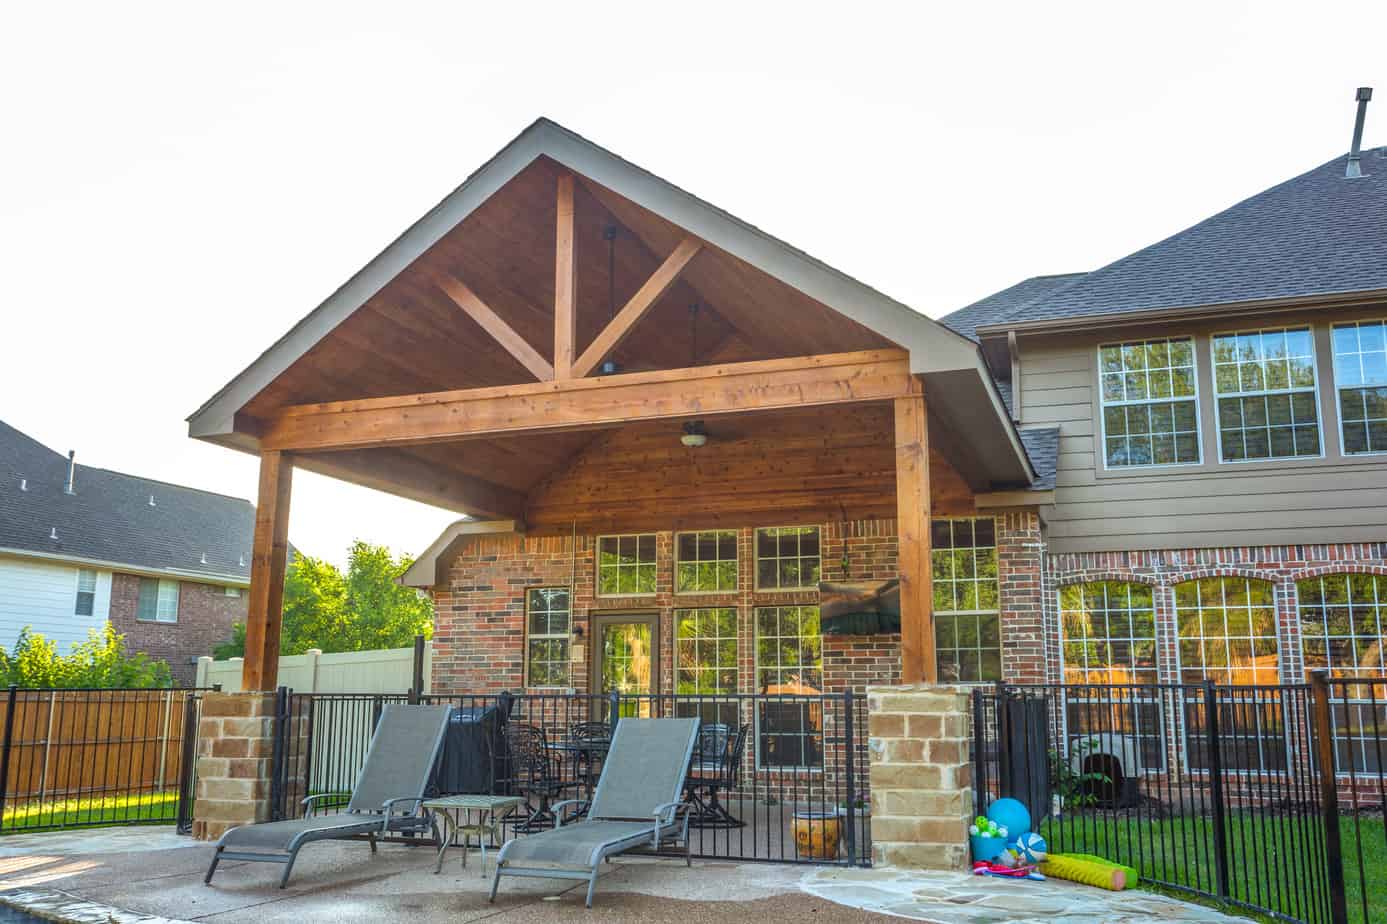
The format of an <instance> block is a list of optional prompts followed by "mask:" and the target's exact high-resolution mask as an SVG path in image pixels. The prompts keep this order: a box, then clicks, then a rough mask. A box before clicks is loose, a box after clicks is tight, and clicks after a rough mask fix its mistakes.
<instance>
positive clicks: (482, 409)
mask: <svg viewBox="0 0 1387 924" xmlns="http://www.w3.org/2000/svg"><path fill="white" fill-rule="evenodd" d="M909 364H910V360H909V357H908V355H907V354H906V352H905V351H904V350H865V351H861V352H857V353H833V354H828V355H825V356H801V357H794V358H790V359H769V360H761V361H758V362H748V363H729V364H726V365H718V366H699V367H697V368H694V369H668V370H659V371H655V372H636V373H630V374H626V375H611V376H598V377H596V378H583V379H555V380H554V381H553V382H535V383H531V384H525V385H507V386H500V387H495V388H474V389H468V390H462V391H443V392H429V393H425V394H417V395H396V396H393V397H388V398H364V399H360V400H357V401H336V402H331V403H327V404H305V405H296V406H292V407H287V408H284V409H283V410H282V411H281V412H280V413H279V415H278V416H276V417H275V418H274V419H273V420H271V421H268V422H267V425H266V428H265V435H264V437H263V438H262V440H261V446H262V448H266V449H281V450H304V451H312V450H338V449H363V448H370V447H376V446H390V445H397V446H403V445H410V444H416V443H429V442H447V441H452V440H462V439H477V438H485V437H494V436H498V435H502V434H525V433H544V432H554V431H563V430H591V429H598V428H602V427H611V426H622V425H624V424H627V423H632V422H634V421H638V420H671V419H679V418H690V417H712V416H716V415H718V414H734V413H741V412H745V411H769V410H780V409H787V408H796V407H815V406H820V405H828V404H851V403H857V402H864V401H884V400H890V399H893V398H896V397H900V396H903V395H906V394H909V389H910V387H911V382H912V381H913V380H912V379H911V376H910V365H909Z"/></svg>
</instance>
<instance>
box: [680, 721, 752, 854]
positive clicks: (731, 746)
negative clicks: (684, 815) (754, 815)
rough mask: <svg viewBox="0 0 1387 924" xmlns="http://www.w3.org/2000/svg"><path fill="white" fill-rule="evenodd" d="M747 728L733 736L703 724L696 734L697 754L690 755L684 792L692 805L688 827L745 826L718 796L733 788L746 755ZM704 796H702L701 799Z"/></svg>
mask: <svg viewBox="0 0 1387 924" xmlns="http://www.w3.org/2000/svg"><path fill="white" fill-rule="evenodd" d="M750 730H751V725H750V724H747V725H743V726H742V727H741V728H740V729H738V730H737V734H735V735H733V734H732V730H731V729H730V728H729V727H728V726H726V725H722V724H716V723H714V724H707V725H704V726H703V727H702V728H701V729H700V730H699V750H698V751H697V752H696V753H695V754H694V759H693V765H692V766H691V767H690V768H689V775H688V778H687V779H686V780H685V784H684V785H685V788H686V790H687V793H688V796H687V798H688V801H689V802H690V803H692V804H693V806H694V809H693V812H692V813H691V814H690V815H689V824H690V825H691V826H693V827H695V828H742V827H745V826H746V822H744V821H742V820H741V819H740V818H737V817H736V816H734V815H732V813H730V812H728V811H727V808H726V806H724V805H723V803H722V800H721V799H720V798H719V796H718V792H719V791H720V790H726V791H728V792H731V791H732V790H733V789H735V788H737V774H738V772H739V771H740V770H741V767H742V754H743V753H744V752H745V751H746V739H747V734H748V732H749V731H750ZM705 793H706V795H705Z"/></svg>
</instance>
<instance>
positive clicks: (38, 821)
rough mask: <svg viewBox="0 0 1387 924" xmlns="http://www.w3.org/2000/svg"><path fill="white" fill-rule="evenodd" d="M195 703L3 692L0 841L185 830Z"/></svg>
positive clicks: (93, 693)
mask: <svg viewBox="0 0 1387 924" xmlns="http://www.w3.org/2000/svg"><path fill="white" fill-rule="evenodd" d="M201 693H202V691H200V690H194V689H138V690H98V689H61V690H60V689H20V688H18V687H13V686H12V687H10V688H9V690H8V691H7V692H6V693H4V694H0V695H3V696H4V715H3V718H0V723H3V729H4V731H3V738H0V833H5V834H8V833H14V832H19V831H47V830H53V829H57V828H74V827H92V826H97V825H111V824H167V823H169V822H175V823H177V824H178V825H179V827H180V829H181V830H186V829H188V828H191V825H192V805H193V772H194V763H195V756H196V753H197V751H196V747H197V727H198V717H199V710H200V707H201Z"/></svg>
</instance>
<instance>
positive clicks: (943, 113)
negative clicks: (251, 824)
mask: <svg viewBox="0 0 1387 924" xmlns="http://www.w3.org/2000/svg"><path fill="white" fill-rule="evenodd" d="M545 7H546V5H545V4H540V3H525V4H496V5H491V6H487V7H483V6H481V5H479V4H471V3H468V4H463V3H449V4H443V3H439V4H416V3H401V2H392V3H374V4H363V3H343V2H332V3H284V2H278V3H273V4H262V3H252V2H237V3H234V4H233V3H223V4H220V5H217V6H215V7H214V5H212V4H207V3H187V2H180V3H168V4H155V3H139V2H130V3H104V2H103V3H99V4H90V5H82V4H68V3H63V4H57V3H30V4H9V5H7V6H6V7H5V9H4V10H3V12H0V86H3V87H4V90H3V94H4V95H3V97H0V99H3V103H2V104H0V105H3V109H0V254H3V258H0V278H2V279H3V283H4V287H3V290H0V292H2V294H0V419H4V420H6V421H7V422H9V423H11V424H12V425H14V426H17V427H19V428H20V429H22V430H24V431H26V432H28V433H30V434H31V435H33V436H34V437H36V438H38V439H40V440H42V441H43V442H45V443H47V444H48V445H50V446H52V447H53V448H54V449H57V450H59V451H66V450H67V449H69V448H73V449H76V450H77V453H78V459H79V461H82V462H85V463H87V464H90V465H99V466H105V467H109V468H115V469H120V470H124V471H129V472H133V473H136V474H140V475H145V476H149V477H154V478H161V479H166V480H169V481H174V482H180V483H184V484H188V485H193V486H196V487H201V488H206V489H209V490H214V491H222V492H225V493H228V494H233V495H238V496H242V497H248V498H254V496H255V475H256V466H255V461H254V459H252V458H251V457H249V456H245V455H241V454H239V453H234V452H231V451H229V450H225V449H220V448H217V447H214V446H210V445H206V444H202V443H198V442H194V441H192V440H190V439H188V438H187V435H186V434H187V431H186V425H185V424H184V418H185V417H186V416H187V415H188V414H189V413H191V412H192V411H193V410H194V409H196V408H197V407H198V406H199V405H200V404H201V403H202V402H203V401H204V400H205V399H206V398H208V397H210V396H211V395H212V393H213V392H214V391H216V390H217V389H218V388H220V387H221V386H222V385H223V384H224V383H226V382H227V381H228V380H229V379H230V378H231V377H232V376H234V375H235V374H236V373H238V372H239V371H240V370H241V369H243V368H244V367H245V366H246V365H248V364H249V363H250V362H251V361H252V360H253V359H254V358H255V357H256V356H258V355H259V353H260V352H261V351H262V350H264V349H265V348H266V347H268V346H269V345H270V343H272V342H273V341H274V340H275V339H276V338H278V337H279V336H280V335H281V334H282V333H283V332H284V331H285V330H287V329H288V328H289V327H290V326H291V325H292V324H293V323H294V322H295V321H296V320H297V319H299V318H300V317H301V316H303V315H304V314H306V313H307V312H308V311H310V310H311V309H312V308H313V307H314V306H315V305H317V304H318V303H319V302H320V301H321V300H322V299H323V298H324V297H326V296H327V295H328V294H329V293H331V292H332V290H333V289H335V288H336V287H337V286H338V285H339V284H341V283H342V282H343V281H345V280H346V278H347V277H348V276H349V275H351V274H352V273H353V272H355V271H356V270H357V269H359V268H360V267H361V265H362V264H364V263H365V262H366V261H367V260H369V259H370V258H371V257H372V256H374V255H375V254H376V253H377V252H378V251H379V250H381V249H382V248H383V247H384V246H385V245H386V244H388V243H389V242H390V241H391V240H392V239H393V238H394V237H395V236H396V235H397V234H398V233H399V232H400V231H402V230H403V229H404V228H405V227H406V226H407V225H409V224H410V223H411V222H412V221H414V220H415V219H417V218H418V217H419V216H420V215H422V214H423V213H424V212H425V211H426V210H427V209H428V208H430V207H431V206H433V205H434V204H435V203H436V202H437V201H438V200H439V199H441V198H442V197H443V196H444V195H446V194H447V193H448V192H449V191H451V190H452V189H453V188H454V187H455V186H456V185H457V184H458V183H459V182H461V180H462V179H463V178H464V177H465V176H466V175H467V174H468V173H469V172H470V171H472V170H473V169H475V168H476V167H478V166H480V165H481V163H482V162H483V161H484V160H486V158H488V157H489V156H490V155H491V154H493V153H494V152H495V151H496V150H497V149H499V148H500V147H502V146H503V145H504V144H505V143H506V142H507V141H509V140H510V139H511V138H512V137H513V136H514V135H516V134H517V133H518V132H519V131H520V130H522V129H523V128H524V127H525V126H526V125H528V124H529V123H530V122H531V121H532V120H533V119H534V118H535V117H536V116H539V115H547V116H549V117H551V118H554V119H556V120H557V121H559V122H561V123H563V124H564V125H566V126H568V127H569V128H572V129H574V130H575V131H578V132H579V133H581V134H583V135H585V136H587V137H588V138H590V139H592V140H593V141H595V142H597V143H599V144H601V145H603V146H605V147H607V148H609V149H611V150H613V151H615V152H617V153H618V154H620V155H622V156H623V157H625V158H627V159H629V160H632V161H634V162H635V163H637V164H640V165H641V166H643V167H646V168H647V169H650V170H652V171H653V172H655V173H657V174H659V175H660V176H662V177H665V178H666V179H668V180H670V181H672V182H674V183H676V184H678V185H680V186H682V187H683V188H685V189H688V190H689V191H691V192H693V193H695V194H696V195H699V196H701V197H703V198H705V199H707V200H709V201H711V202H713V203H714V204H716V205H718V206H720V207H722V208H725V209H727V210H728V211H730V212H732V213H733V214H735V215H737V216H739V217H741V218H743V219H745V220H747V221H750V222H752V223H753V224H755V225H758V226H759V227H761V228H764V229H765V230H767V231H769V232H770V233H772V234H775V235H777V236H779V237H782V238H784V239H785V240H787V241H789V242H791V243H792V244H795V245H796V246H799V247H801V248H803V249H805V250H807V251H808V252H809V253H812V254H814V255H815V256H817V257H819V258H821V259H823V260H826V261H827V262H828V263H830V264H832V265H834V266H836V267H838V268H839V269H842V270H843V271H845V272H848V273H850V274H852V275H854V276H856V277H858V278H859V279H862V280H864V281H865V282H867V283H869V284H871V285H873V286H875V287H876V288H878V289H881V290H882V291H884V292H887V293H888V294H890V295H892V296H894V297H896V298H898V299H900V300H902V301H904V302H906V303H908V304H911V305H913V306H915V307H916V308H918V309H920V310H922V311H924V312H925V313H926V314H929V315H939V314H943V313H945V312H947V311H950V310H952V309H954V308H958V307H961V306H962V305H964V304H967V303H968V302H970V301H973V300H975V299H977V298H980V297H982V296H984V295H987V294H988V293H990V292H992V291H995V290H997V289H999V288H1002V287H1004V286H1007V285H1010V284H1011V283H1013V282H1015V281H1017V280H1019V279H1021V278H1023V277H1026V276H1029V275H1034V274H1038V273H1055V272H1066V271H1072V270H1082V269H1091V268H1094V267H1097V266H1100V265H1102V264H1103V263H1106V262H1108V261H1110V260H1112V259H1115V258H1117V257H1119V256H1122V255H1123V254H1125V253H1127V252H1129V251H1131V250H1133V249H1135V248H1137V247H1140V246H1143V245H1145V244H1148V243H1151V242H1152V241H1154V240H1157V239H1159V238H1161V237H1163V236H1165V235H1167V234H1170V233H1172V232H1174V231H1177V230H1179V229H1180V228H1182V227H1185V226H1186V225H1188V224H1191V223H1193V222H1194V221H1196V220H1198V219H1199V218H1202V217H1204V216H1206V215H1208V214H1209V213H1211V212H1213V211H1216V210H1217V209H1220V208H1222V207H1224V206H1226V205H1229V204H1231V203H1232V202H1234V201H1237V200H1238V199H1241V198H1244V197H1246V196H1248V195H1250V194H1253V193H1255V192H1257V191H1259V190H1261V189H1263V188H1265V187H1267V186H1269V185H1271V184H1273V183H1276V182H1279V181H1280V180H1283V179H1286V178H1288V177H1290V176H1292V175H1294V174H1296V173H1300V172H1302V171H1304V170H1307V169H1309V168H1311V167H1313V166H1315V165H1317V164H1319V163H1322V162H1323V161H1325V160H1328V159H1329V158H1330V157H1333V156H1335V155H1336V154H1339V153H1342V152H1343V151H1344V150H1346V149H1347V147H1348V142H1349V136H1350V133H1351V129H1352V119H1353V109H1354V104H1353V90H1354V88H1355V87H1357V86H1359V85H1375V86H1377V87H1378V88H1379V95H1380V97H1381V98H1380V99H1379V100H1378V101H1377V102H1376V103H1374V104H1373V107H1370V110H1369V117H1368V132H1367V139H1366V140H1367V142H1368V143H1372V142H1374V141H1376V142H1377V143H1381V142H1382V141H1383V140H1387V58H1384V56H1383V54H1382V37H1383V35H1384V34H1387V28H1384V27H1387V4H1382V5H1377V4H1369V3H1357V4H1350V5H1348V6H1342V7H1340V6H1334V5H1333V4H1311V3H1308V2H1303V3H1298V4H1276V5H1273V4H1251V3H1249V4H1241V3H1213V2H1202V3H1195V4H1187V3H1171V2H1163V3H1160V4H1151V3H1148V4H1142V5H1140V6H1138V5H1137V4H1122V3H1111V2H1103V3H1082V4H1078V3H1075V4H1061V3H1036V2H1033V0H1032V2H1024V3H1001V2H989V3H985V4H983V3H976V4H966V5H965V4H950V5H949V8H947V9H946V8H944V6H943V5H939V6H938V7H936V6H935V5H933V4H931V5H926V4H910V5H906V4H897V5H877V4H873V3H865V2H857V3H852V4H843V3H841V2H839V3H834V4H831V5H826V6H824V7H822V8H816V7H814V6H812V5H809V4H805V3H793V4H789V3H787V4H780V5H775V6H765V7H763V6H762V5H760V4H753V3H749V2H745V0H743V2H740V3H734V4H718V3H712V2H703V3H698V4H693V5H684V6H681V7H679V8H678V14H675V13H673V12H670V13H664V12H662V10H663V9H664V7H663V5H661V4H651V3H639V4H630V5H625V6H618V5H617V4H612V3H602V4H596V3H571V2H569V3H563V4H557V5H554V6H553V7H552V8H549V9H548V10H547V11H546V9H545ZM507 10H514V11H515V12H507ZM1374 110H1375V111H1374ZM452 519H454V516H453V515H452V514H450V513H448V512H446V511H440V510H436V509H433V508H429V507H424V506H422V505H418V504H414V503H412V502H409V501H404V500H399V499H396V498H392V497H389V496H387V495H383V494H378V493H375V492H372V491H368V490H366V489H363V488H356V487H353V486H349V485H345V484H341V483H339V482H333V481H330V480H328V479H324V478H321V477H318V476H314V475H310V474H307V473H299V474H298V476H297V477H296V480H295V485H294V499H293V511H292V516H291V526H290V537H291V539H292V540H293V541H294V542H295V543H296V544H297V545H298V546H299V547H300V548H302V549H304V550H306V551H308V552H310V553H311V554H317V555H322V556H325V557H328V558H330V559H333V560H337V561H341V560H342V558H343V557H344V552H345V549H346V546H347V543H348V542H349V541H350V540H351V539H352V538H353V537H355V536H360V537H362V538H365V539H368V540H371V541H375V542H383V543H386V544H388V545H390V546H391V547H393V548H395V549H397V550H402V551H408V552H412V553H417V552H418V551H420V550H422V549H423V547H424V546H425V545H426V544H427V543H428V542H429V541H430V540H432V539H433V537H434V536H435V534H436V533H437V532H438V531H439V530H440V529H441V528H442V527H443V526H444V525H445V524H446V523H448V522H450V521H451V520H452Z"/></svg>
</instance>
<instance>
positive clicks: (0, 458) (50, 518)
mask: <svg viewBox="0 0 1387 924" xmlns="http://www.w3.org/2000/svg"><path fill="white" fill-rule="evenodd" d="M254 519H255V508H254V507H253V506H252V505H251V504H250V503H249V502H248V501H244V500H241V499H239V498H234V497H224V496H222V495H220V494H212V493H209V492H207V491H198V490H194V489H192V488H185V487H182V486H180V485H173V484H167V483H165V482H162V481H152V480H150V479H148V478H138V477H136V476H134V475H125V474H122V473H120V472H112V471H107V470H105V469H100V468H91V467H88V466H85V465H78V464H76V462H75V461H74V460H73V458H72V457H71V455H69V457H66V458H65V457H64V456H62V455H61V454H59V453H57V452H54V451H53V450H51V449H49V448H48V447H46V446H44V445H42V444H41V443H39V442H37V441H36V440H33V439H31V438H29V437H28V436H26V435H24V434H23V433H21V432H19V431H18V430H16V429H14V428H13V427H11V426H9V425H7V424H5V423H3V422H0V645H4V646H5V647H6V648H8V647H11V646H13V644H14V642H15V639H16V638H17V637H18V635H19V633H20V631H21V630H22V629H23V628H24V627H25V626H30V627H32V628H33V630H34V631H35V632H40V633H42V634H43V635H44V636H46V637H47V638H50V639H52V640H53V641H55V642H57V644H58V647H59V650H60V651H62V652H63V653H67V651H68V650H69V649H70V648H71V646H72V645H73V644H74V643H76V642H81V641H84V640H85V639H86V638H87V633H88V632H89V630H91V629H100V628H101V627H102V626H103V625H104V624H105V623H106V622H107V621H108V620H109V621H110V623H111V625H112V626H114V627H115V629H116V631H117V632H120V633H121V634H123V635H124V636H125V639H126V645H127V647H128V648H129V650H131V651H143V652H146V653H147V654H149V655H150V656H151V657H154V658H161V659H163V660H166V661H168V662H169V666H170V667H171V668H172V670H173V675H174V680H175V682H177V683H180V684H188V683H191V682H192V680H193V676H194V672H195V659H196V658H197V657H198V656H199V655H205V654H209V653H210V652H211V649H212V646H213V645H215V644H217V643H219V642H222V641H225V640H226V639H227V638H229V637H230V635H231V625H232V623H233V622H244V621H245V618H246V599H247V598H246V593H245V588H246V586H247V584H248V583H249V578H250V546H251V531H252V526H253V523H254Z"/></svg>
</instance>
